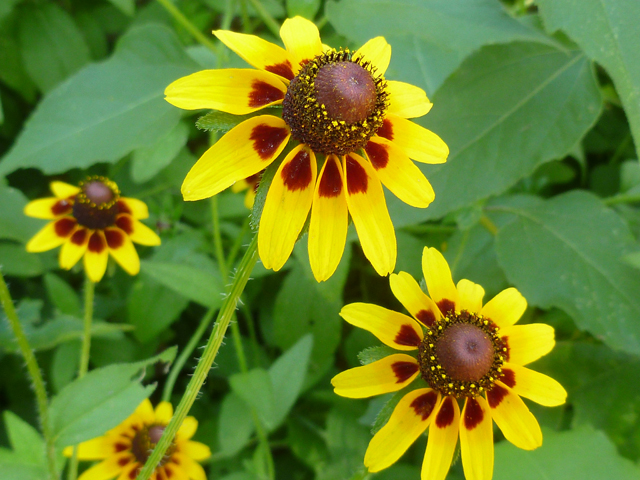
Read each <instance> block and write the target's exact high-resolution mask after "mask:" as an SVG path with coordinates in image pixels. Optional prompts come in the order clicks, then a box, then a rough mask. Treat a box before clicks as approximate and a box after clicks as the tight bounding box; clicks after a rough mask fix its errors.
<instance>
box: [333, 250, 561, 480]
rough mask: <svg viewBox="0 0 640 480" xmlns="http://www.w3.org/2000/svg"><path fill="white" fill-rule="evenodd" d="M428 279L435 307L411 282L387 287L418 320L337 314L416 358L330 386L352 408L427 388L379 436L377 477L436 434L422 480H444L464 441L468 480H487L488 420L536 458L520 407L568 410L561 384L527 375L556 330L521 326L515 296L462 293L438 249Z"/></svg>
mask: <svg viewBox="0 0 640 480" xmlns="http://www.w3.org/2000/svg"><path fill="white" fill-rule="evenodd" d="M422 270H423V273H424V277H425V280H426V283H427V288H428V289H429V294H430V295H431V297H428V296H427V295H425V294H424V293H423V292H422V290H421V289H420V286H419V285H418V283H417V282H416V281H415V280H414V279H413V277H411V275H409V274H407V273H405V272H400V274H398V275H395V274H393V275H391V277H390V279H389V280H390V283H391V290H392V291H393V293H394V295H395V296H396V297H397V298H398V300H400V302H401V303H402V304H403V305H404V307H405V308H406V309H407V310H408V311H409V313H410V314H411V315H412V317H413V318H411V317H409V316H407V315H403V314H401V313H397V312H394V311H391V310H387V309H385V308H382V307H378V306H376V305H370V304H365V303H354V304H351V305H347V306H345V307H344V308H343V309H342V311H341V312H340V315H341V316H342V317H343V318H344V319H345V320H346V321H347V322H349V323H351V324H352V325H355V326H357V327H360V328H364V329H365V330H368V331H370V332H371V333H373V334H374V335H375V336H376V337H378V339H380V340H381V341H382V342H383V343H384V344H386V345H388V346H390V347H393V348H395V349H397V350H401V351H404V352H409V351H414V352H417V356H412V355H408V354H407V353H398V354H393V355H389V356H387V357H385V358H382V359H381V360H378V361H375V362H373V363H370V364H368V365H365V366H362V367H356V368H352V369H351V370H347V371H345V372H342V373H340V374H338V375H336V376H335V377H334V378H333V380H332V381H331V383H332V384H333V386H334V388H335V392H336V393H337V394H338V395H342V396H344V397H350V398H365V397H370V396H372V395H380V394H383V393H389V392H395V391H398V390H400V389H402V388H404V387H405V386H407V385H409V384H410V383H411V382H413V380H415V379H416V378H417V377H418V375H420V376H421V377H422V378H423V379H424V380H425V381H426V383H427V384H428V385H429V388H416V389H414V390H412V391H411V392H409V393H407V394H406V395H404V397H403V398H402V399H401V400H400V401H399V403H398V404H397V406H396V407H395V409H394V411H393V413H392V414H391V417H390V418H389V421H388V422H387V424H386V425H385V426H384V427H382V429H380V431H378V432H377V433H376V434H375V435H374V437H373V439H372V440H371V442H370V443H369V447H368V449H367V452H366V454H365V457H364V463H365V466H366V467H367V468H368V469H369V471H370V472H377V471H379V470H382V469H384V468H387V467H389V466H390V465H392V464H393V463H394V462H396V461H397V460H398V459H399V458H400V457H401V456H402V454H403V453H404V452H405V451H406V450H407V449H408V448H409V447H410V446H411V444H412V443H413V442H414V441H415V440H416V439H417V438H418V437H419V436H420V435H421V434H422V433H423V432H424V431H425V430H426V429H427V427H430V431H429V440H428V443H427V450H426V453H425V456H424V462H423V464H422V480H443V479H444V478H445V477H446V475H447V472H448V470H449V466H450V464H451V459H452V457H453V453H454V450H455V447H456V444H457V442H458V435H459V436H460V450H461V453H462V465H463V467H464V473H465V477H466V478H467V479H469V480H489V479H490V478H491V476H492V475H493V425H492V421H491V419H493V420H495V422H496V424H497V425H498V427H499V428H500V430H502V433H503V434H504V436H505V437H506V439H507V440H509V441H510V442H511V443H513V444H514V445H516V446H517V447H520V448H523V449H525V450H533V449H535V448H537V447H539V446H540V445H542V432H541V431H540V426H539V425H538V422H537V420H536V419H535V417H534V416H533V415H532V414H531V412H530V411H529V409H528V408H527V406H526V405H525V403H524V402H523V401H522V399H521V398H520V397H525V398H528V399H530V400H533V401H534V402H536V403H539V404H541V405H546V406H555V405H561V404H563V403H564V402H565V399H566V396H567V393H566V391H565V390H564V388H562V386H561V385H560V384H559V383H558V382H556V381H555V380H553V379H552V378H550V377H548V376H546V375H543V374H541V373H538V372H535V371H533V370H530V369H528V368H526V367H524V365H526V364H528V363H530V362H533V361H534V360H536V359H538V358H540V357H541V356H543V355H546V354H547V353H549V352H550V351H551V349H552V348H553V346H554V344H555V340H554V330H553V328H552V327H550V326H549V325H545V324H529V325H515V323H516V322H517V321H518V320H519V319H520V317H521V316H522V314H523V313H524V311H525V310H526V308H527V302H526V300H525V299H524V297H523V296H522V295H521V294H520V293H519V292H518V291H517V290H516V289H515V288H508V289H507V290H504V291H502V292H501V293H499V294H498V295H497V296H495V297H494V298H493V299H492V300H491V301H490V302H489V303H487V304H486V305H484V306H483V305H482V298H483V296H484V289H483V288H482V287H481V286H480V285H477V284H475V283H473V282H471V281H469V280H465V279H463V280H460V281H459V282H458V284H457V286H456V285H455V284H454V283H453V280H452V278H451V271H450V270H449V265H447V262H446V260H445V259H444V257H443V256H442V254H440V252H438V251H437V250H436V249H434V248H425V249H424V252H423V256H422ZM462 399H464V405H463V407H462V412H461V411H460V407H459V405H458V400H462Z"/></svg>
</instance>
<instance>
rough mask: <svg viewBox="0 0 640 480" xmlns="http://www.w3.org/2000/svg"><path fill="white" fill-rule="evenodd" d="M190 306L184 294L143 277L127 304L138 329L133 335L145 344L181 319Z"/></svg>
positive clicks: (133, 322) (130, 320) (128, 313)
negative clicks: (183, 312)
mask: <svg viewBox="0 0 640 480" xmlns="http://www.w3.org/2000/svg"><path fill="white" fill-rule="evenodd" d="M167 280H170V279H167ZM188 304H189V301H188V300H187V299H186V298H185V297H183V296H182V295H179V294H178V293H176V292H174V291H173V290H170V289H169V288H167V287H165V286H163V285H161V284H159V283H157V282H155V281H154V280H153V279H151V278H147V277H146V275H142V276H141V277H140V278H138V279H137V280H136V282H135V283H134V285H133V287H132V288H131V291H130V293H129V299H128V301H127V316H128V319H129V323H131V324H132V325H133V326H134V327H135V330H134V331H133V335H134V336H135V337H136V338H137V339H138V340H139V341H140V342H141V343H147V342H149V341H151V340H153V339H154V338H155V337H156V336H157V335H158V334H159V333H160V332H162V331H163V330H165V329H166V328H168V327H169V326H170V325H171V324H172V323H173V322H175V321H176V320H178V318H179V317H180V313H182V311H183V310H184V309H185V308H187V305H188Z"/></svg>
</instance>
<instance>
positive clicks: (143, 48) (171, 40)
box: [0, 24, 197, 175]
mask: <svg viewBox="0 0 640 480" xmlns="http://www.w3.org/2000/svg"><path fill="white" fill-rule="evenodd" d="M196 68H197V66H196V65H195V63H194V62H193V61H192V60H191V59H190V58H189V57H188V56H187V55H186V53H185V52H184V49H183V48H182V46H181V45H180V43H179V42H178V40H177V38H176V36H175V34H174V33H173V32H172V31H171V30H169V29H168V28H166V27H163V26H159V25H154V24H146V25H143V26H139V27H134V28H132V29H131V30H130V31H129V32H127V33H126V34H125V35H123V36H122V37H121V38H120V41H119V42H118V44H117V46H116V50H115V52H114V54H113V55H112V57H111V58H110V59H109V60H107V61H105V62H103V63H96V64H91V65H88V66H87V67H85V68H84V69H82V70H81V71H79V72H78V73H77V74H75V75H74V76H73V77H71V78H69V79H68V80H67V81H66V82H64V83H62V84H61V85H59V86H58V87H56V88H55V89H54V90H52V91H51V92H50V93H49V94H48V95H47V96H46V97H45V98H44V99H43V100H42V101H41V102H40V104H39V105H38V107H37V108H36V110H35V112H34V113H33V114H32V115H31V117H30V118H29V120H28V121H27V123H26V125H25V127H24V129H23V131H22V132H21V134H20V136H19V137H18V139H17V140H16V142H15V143H14V145H13V147H12V148H11V150H10V151H9V153H7V154H6V155H5V156H4V158H3V159H2V161H1V162H0V175H6V174H7V173H9V172H12V171H13V170H15V169H17V168H27V167H36V168H39V169H41V170H42V171H43V172H45V173H47V174H53V173H60V172H64V171H66V170H68V169H70V168H74V167H78V168H86V167H88V166H89V165H92V164H93V163H96V162H98V161H100V162H115V161H116V160H118V159H120V158H121V157H122V156H124V155H126V154H127V153H129V152H131V151H132V150H134V149H136V148H139V147H143V146H146V145H150V144H153V143H154V142H156V141H157V140H158V139H159V138H161V137H163V136H164V135H166V134H167V132H169V131H170V130H171V129H172V128H173V127H174V126H175V125H176V124H177V123H178V121H179V118H180V111H179V110H178V109H177V108H175V107H173V106H171V105H169V104H168V103H167V102H165V101H164V100H163V98H162V95H163V92H164V89H165V87H166V86H167V85H168V84H169V83H170V82H171V81H173V80H175V79H177V78H179V77H181V76H184V75H187V74H189V73H192V72H193V71H194V70H195V69H196Z"/></svg>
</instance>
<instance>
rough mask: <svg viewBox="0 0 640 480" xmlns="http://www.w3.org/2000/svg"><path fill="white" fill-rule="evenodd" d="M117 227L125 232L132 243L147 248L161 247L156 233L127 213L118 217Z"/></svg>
mask: <svg viewBox="0 0 640 480" xmlns="http://www.w3.org/2000/svg"><path fill="white" fill-rule="evenodd" d="M115 226H116V227H118V228H119V229H120V230H122V231H123V232H125V233H126V234H127V235H128V236H129V238H130V239H131V241H132V242H135V243H139V244H140V245H147V246H157V245H160V237H159V236H158V235H157V234H156V232H154V231H153V230H151V229H150V228H149V227H147V226H146V225H145V224H144V223H142V222H140V221H138V220H136V219H135V218H133V217H132V216H131V215H129V214H127V213H121V214H120V215H118V218H116V225H115Z"/></svg>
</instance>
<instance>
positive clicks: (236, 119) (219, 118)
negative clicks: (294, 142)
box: [196, 107, 282, 132]
mask: <svg viewBox="0 0 640 480" xmlns="http://www.w3.org/2000/svg"><path fill="white" fill-rule="evenodd" d="M281 112H282V108H281V107H271V108H263V109H261V110H259V111H257V112H254V113H248V114H247V115H232V114H230V113H226V112H220V111H217V110H214V111H212V112H209V113H207V114H206V115H203V116H201V117H200V118H198V120H196V127H198V128H199V129H200V130H205V131H207V132H228V131H229V130H231V129H232V128H233V127H235V126H237V125H240V124H241V123H242V122H244V121H245V120H247V119H249V118H251V117H256V116H258V115H267V114H272V115H276V116H280V115H281Z"/></svg>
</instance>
